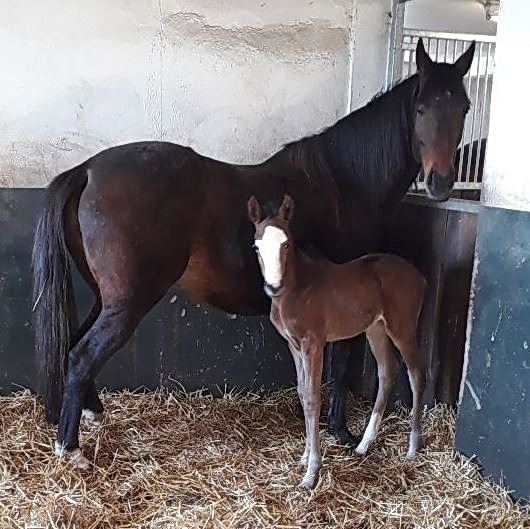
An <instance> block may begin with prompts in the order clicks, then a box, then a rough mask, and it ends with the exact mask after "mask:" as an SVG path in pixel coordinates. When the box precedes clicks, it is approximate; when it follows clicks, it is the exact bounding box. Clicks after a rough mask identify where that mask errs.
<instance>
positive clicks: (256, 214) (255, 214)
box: [247, 195, 261, 224]
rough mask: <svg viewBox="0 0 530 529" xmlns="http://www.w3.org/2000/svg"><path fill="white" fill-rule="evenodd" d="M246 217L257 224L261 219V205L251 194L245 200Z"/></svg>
mask: <svg viewBox="0 0 530 529" xmlns="http://www.w3.org/2000/svg"><path fill="white" fill-rule="evenodd" d="M247 210H248V218H249V219H250V220H251V221H252V222H253V223H254V224H257V223H258V222H259V221H260V220H261V206H260V205H259V202H258V200H257V198H256V197H255V196H254V195H252V196H251V197H250V198H249V199H248V202H247Z"/></svg>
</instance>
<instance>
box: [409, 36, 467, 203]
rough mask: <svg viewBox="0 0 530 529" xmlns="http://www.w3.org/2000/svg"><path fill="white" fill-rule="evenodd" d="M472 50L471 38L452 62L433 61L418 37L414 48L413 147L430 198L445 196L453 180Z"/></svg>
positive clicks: (465, 107) (465, 112)
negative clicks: (415, 92) (415, 91)
mask: <svg viewBox="0 0 530 529" xmlns="http://www.w3.org/2000/svg"><path fill="white" fill-rule="evenodd" d="M474 53H475V43H474V42H473V43H472V44H471V45H470V46H469V48H468V49H467V50H466V52H465V53H464V54H463V55H462V56H461V57H459V58H458V60H457V61H456V62H455V63H454V64H448V63H436V62H434V61H432V60H431V59H430V57H429V55H428V54H427V52H426V51H425V48H424V47H423V41H422V40H421V39H420V40H419V42H418V46H417V48H416V65H417V67H418V79H419V82H418V89H417V94H416V99H415V112H416V115H415V118H414V142H413V150H414V155H415V157H416V159H417V161H418V162H421V164H422V170H423V172H424V174H425V182H426V187H427V194H428V195H429V197H430V198H431V199H434V200H446V199H447V198H448V197H449V194H450V193H451V189H452V188H453V184H454V182H455V170H454V159H455V154H456V150H457V147H458V144H459V143H460V139H461V137H462V131H463V127H464V120H465V117H466V114H467V112H468V111H469V106H470V102H469V98H468V96H467V94H466V90H465V88H464V83H463V77H464V75H466V73H467V72H468V71H469V68H470V67H471V63H472V62H473V55H474Z"/></svg>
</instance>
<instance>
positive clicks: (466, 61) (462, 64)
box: [453, 41, 475, 77]
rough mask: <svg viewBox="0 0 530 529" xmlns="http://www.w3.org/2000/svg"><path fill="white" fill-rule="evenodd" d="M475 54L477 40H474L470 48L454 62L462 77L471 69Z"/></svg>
mask: <svg viewBox="0 0 530 529" xmlns="http://www.w3.org/2000/svg"><path fill="white" fill-rule="evenodd" d="M474 55H475V41H473V42H472V43H471V44H470V45H469V48H468V49H467V50H466V51H465V53H463V54H462V55H460V57H458V60H457V61H456V62H455V63H454V64H453V66H454V67H455V68H456V69H457V70H458V73H460V75H461V76H462V77H464V75H466V73H467V72H469V69H470V68H471V64H472V63H473V56H474Z"/></svg>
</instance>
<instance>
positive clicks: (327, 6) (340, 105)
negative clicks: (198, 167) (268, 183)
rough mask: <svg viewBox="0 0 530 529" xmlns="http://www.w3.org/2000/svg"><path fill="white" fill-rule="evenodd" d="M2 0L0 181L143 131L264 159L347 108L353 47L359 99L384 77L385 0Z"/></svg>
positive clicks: (45, 172)
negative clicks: (286, 143) (365, 80)
mask: <svg viewBox="0 0 530 529" xmlns="http://www.w3.org/2000/svg"><path fill="white" fill-rule="evenodd" d="M0 4H1V7H2V9H1V13H2V16H1V17H0V49H2V53H1V54H0V71H2V83H1V84H0V124H1V130H0V186H41V185H44V184H46V183H47V182H48V181H49V180H50V179H51V178H52V177H53V176H55V175H56V174H57V173H59V172H61V171H63V170H65V169H67V168H69V167H71V166H73V165H75V164H77V163H79V162H81V161H83V160H84V159H86V158H87V157H88V156H90V155H92V154H95V153H96V152H98V151H100V150H101V149H103V148H105V147H107V146H111V145H116V144H120V143H125V142H129V141H134V140H143V139H164V140H170V141H174V142H177V143H181V144H185V145H190V146H192V147H194V148H195V149H196V150H198V151H199V152H201V153H203V154H206V155H209V156H213V157H216V158H219V159H222V160H227V161H231V162H244V163H251V162H258V161H261V160H263V159H265V158H266V157H268V156H269V155H271V154H272V153H273V152H275V151H276V150H277V149H278V148H279V147H280V146H281V145H282V144H284V143H285V142H287V141H291V140H294V139H297V138H299V137H301V136H303V135H306V134H309V133H314V132H317V131H319V130H321V129H322V128H323V127H325V126H328V125H331V124H332V123H333V122H335V121H336V120H337V119H338V118H339V117H341V116H343V115H344V114H345V113H346V111H347V107H348V101H349V98H350V94H349V81H350V73H351V72H350V66H351V64H350V57H351V56H353V57H354V58H355V68H354V70H353V72H354V74H353V75H354V80H355V83H354V88H353V90H352V101H353V105H354V106H357V104H361V103H364V102H366V101H367V100H368V99H369V98H370V97H371V96H372V95H373V94H374V93H375V92H376V91H378V90H379V89H381V88H382V86H383V80H384V72H385V68H386V47H387V45H388V32H389V23H390V20H389V18H388V12H389V11H390V5H391V1H390V0H319V1H318V2H315V1H311V0H289V1H285V0H230V1H229V0H218V1H216V2H212V1H211V0H180V1H178V2H177V1H176V0H134V1H133V0H91V1H90V2H87V1H85V0H70V1H68V2H64V1H62V0H47V1H46V2H43V1H42V0H25V1H24V2H13V1H10V0H0ZM350 35H351V36H352V37H353V39H350ZM356 39H357V40H356ZM385 39H386V40H385ZM368 43H369V44H370V46H369V47H368V48H366V46H367V44H368ZM361 50H362V53H361ZM367 75H369V76H371V78H373V82H371V83H368V82H366V83H363V84H361V82H360V81H359V80H360V79H366V78H367Z"/></svg>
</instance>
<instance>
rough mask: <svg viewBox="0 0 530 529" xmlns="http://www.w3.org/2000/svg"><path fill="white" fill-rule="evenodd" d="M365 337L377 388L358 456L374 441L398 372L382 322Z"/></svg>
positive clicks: (370, 329) (368, 331)
mask: <svg viewBox="0 0 530 529" xmlns="http://www.w3.org/2000/svg"><path fill="white" fill-rule="evenodd" d="M366 337H367V338H368V342H369V343H370V348H371V350H372V354H373V355H374V357H375V359H376V361H377V374H378V378H379V388H378V390H377V398H376V400H375V404H374V409H373V410H372V415H371V417H370V421H369V423H368V426H367V427H366V430H365V432H364V436H363V438H362V440H361V442H360V443H359V445H358V446H357V448H356V449H355V451H356V452H357V453H358V454H360V455H365V454H366V452H367V451H368V448H369V447H370V445H371V444H372V443H373V442H374V441H375V439H376V437H377V432H378V430H379V425H380V424H381V419H382V417H383V413H384V412H385V408H386V404H387V402H388V397H389V396H390V392H391V391H392V386H393V385H394V381H395V379H396V376H397V374H398V371H399V363H398V361H397V359H396V357H395V356H394V351H393V350H392V344H391V342H390V339H389V338H388V336H387V334H386V331H385V326H384V324H383V322H381V321H378V322H375V323H374V324H372V325H371V326H370V327H369V328H368V329H367V330H366Z"/></svg>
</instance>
